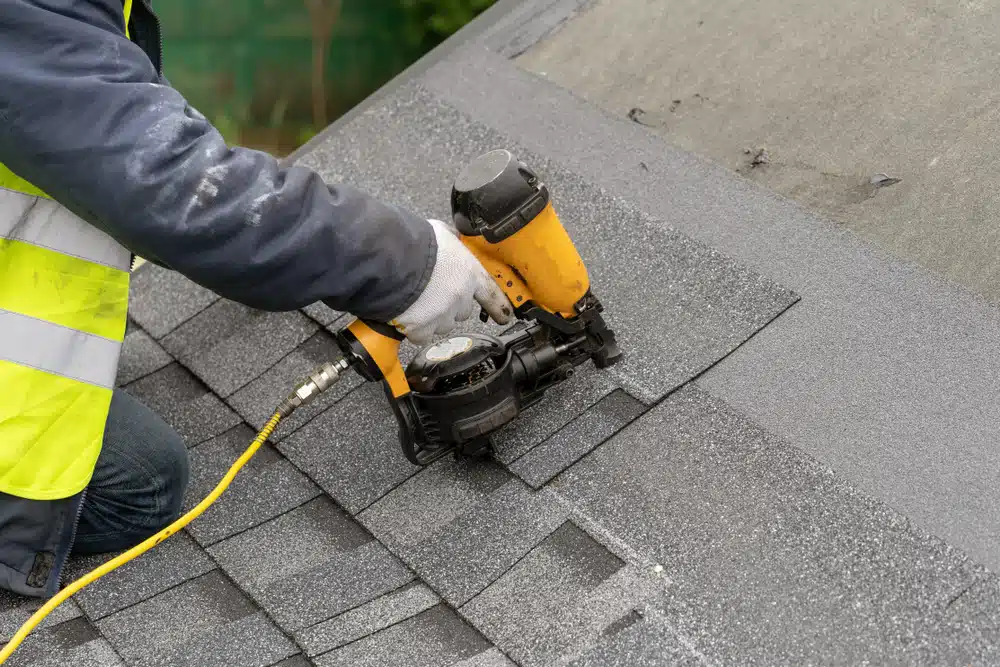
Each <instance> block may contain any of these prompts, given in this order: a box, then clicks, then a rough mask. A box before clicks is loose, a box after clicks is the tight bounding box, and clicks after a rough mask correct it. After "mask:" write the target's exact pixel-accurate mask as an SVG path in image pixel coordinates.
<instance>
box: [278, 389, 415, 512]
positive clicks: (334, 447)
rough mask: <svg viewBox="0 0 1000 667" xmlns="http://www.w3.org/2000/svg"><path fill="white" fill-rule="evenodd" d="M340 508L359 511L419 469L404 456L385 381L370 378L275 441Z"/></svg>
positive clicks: (279, 448) (283, 452)
mask: <svg viewBox="0 0 1000 667" xmlns="http://www.w3.org/2000/svg"><path fill="white" fill-rule="evenodd" d="M277 447H278V450H279V451H280V452H281V453H282V454H284V455H285V456H287V457H288V458H289V459H291V460H292V461H293V462H294V463H295V465H296V466H298V467H299V468H300V469H302V470H303V471H305V473H306V474H307V475H309V477H310V478H311V479H312V480H313V481H315V482H316V483H317V484H319V485H320V486H321V487H322V488H323V490H324V491H326V492H327V493H329V494H330V495H331V496H333V498H334V500H336V501H337V502H338V503H339V504H340V505H341V506H342V507H344V508H345V509H347V510H348V511H349V512H351V513H352V514H356V513H358V512H360V511H361V510H363V509H364V508H365V507H368V505H370V504H371V503H373V502H375V501H376V500H378V499H379V498H381V497H382V496H383V495H385V494H386V493H388V492H389V491H391V490H392V489H393V488H395V487H396V486H398V485H399V484H400V483H402V482H403V481H405V480H406V479H407V478H408V477H410V476H412V475H413V474H414V473H416V472H417V471H418V470H420V468H419V467H417V466H415V465H413V464H412V463H410V462H409V461H407V460H406V457H405V456H404V455H403V451H402V449H401V448H400V446H399V435H398V427H397V425H396V418H395V417H394V416H393V413H392V408H391V407H390V405H389V401H388V399H387V398H386V395H385V393H384V390H383V389H382V385H381V384H379V383H374V382H366V383H364V384H362V385H361V386H360V387H358V388H357V389H355V390H354V391H352V392H351V393H350V394H348V395H347V396H346V397H345V398H343V399H342V400H341V401H340V402H338V403H337V404H336V405H334V406H332V407H330V408H328V409H327V410H326V411H325V412H323V413H322V414H320V415H319V416H317V417H316V418H315V419H313V420H312V421H311V422H309V423H308V424H306V425H305V426H303V427H302V428H300V429H299V430H297V431H296V432H295V433H293V434H292V435H290V436H288V437H287V438H285V439H284V440H281V441H280V442H278V443H277Z"/></svg>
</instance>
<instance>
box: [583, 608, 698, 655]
mask: <svg viewBox="0 0 1000 667" xmlns="http://www.w3.org/2000/svg"><path fill="white" fill-rule="evenodd" d="M626 619H627V621H626V622H625V623H623V624H622V627H618V628H614V629H613V630H614V631H613V632H608V633H607V635H606V636H605V637H603V638H602V639H601V641H599V642H598V643H597V645H596V646H594V647H593V648H591V649H590V650H589V651H587V652H586V653H585V654H584V655H583V656H581V657H580V658H578V659H576V660H573V661H572V662H571V663H569V667H646V666H649V667H653V666H655V667H695V666H696V665H698V666H701V665H708V664H711V663H708V662H706V661H705V659H704V656H702V655H701V654H699V653H698V652H697V651H696V650H694V649H692V648H691V647H690V646H689V645H688V643H687V642H686V641H684V640H683V639H682V638H681V637H679V636H678V635H677V633H676V632H674V630H673V629H672V628H671V627H670V625H669V624H668V623H667V621H666V619H665V618H663V617H662V615H661V614H660V613H659V612H657V611H656V610H653V609H644V610H643V612H642V615H641V617H640V615H639V614H636V613H635V612H632V613H631V614H629V616H627V617H626Z"/></svg>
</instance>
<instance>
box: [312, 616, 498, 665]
mask: <svg viewBox="0 0 1000 667" xmlns="http://www.w3.org/2000/svg"><path fill="white" fill-rule="evenodd" d="M491 648H492V646H491V645H490V643H489V641H487V640H486V639H485V638H484V637H483V636H482V635H481V634H479V633H478V632H476V630H475V629H474V628H472V627H471V626H469V625H468V624H467V623H466V622H465V621H463V620H462V619H461V618H459V617H458V616H457V615H456V614H455V612H454V611H452V610H451V609H449V608H448V607H446V606H444V605H436V606H434V607H431V608H430V609H428V610H427V611H425V612H422V613H420V614H417V615H416V616H413V617H411V618H409V619H407V620H405V621H403V622H402V623H398V624H396V625H393V626H391V627H389V628H386V629H385V630H382V631H381V632H377V633H375V634H374V635H370V636H368V637H365V638H364V639H360V640H358V641H356V642H354V643H352V644H348V645H347V646H344V647H343V648H340V649H337V650H335V651H330V652H329V653H324V654H323V655H321V656H319V657H317V658H316V659H315V660H314V662H315V663H316V665H317V667H412V666H413V665H420V666H421V667H454V666H455V665H458V664H461V663H462V661H464V660H468V659H470V658H473V657H475V656H477V655H480V654H482V653H484V652H486V651H489V650H490V649H491Z"/></svg>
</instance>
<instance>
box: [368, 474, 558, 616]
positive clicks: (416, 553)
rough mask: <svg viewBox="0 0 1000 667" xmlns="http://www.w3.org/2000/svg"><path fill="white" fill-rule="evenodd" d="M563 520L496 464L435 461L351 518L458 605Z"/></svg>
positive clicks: (548, 500) (544, 499)
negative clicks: (355, 518) (355, 519)
mask: <svg viewBox="0 0 1000 667" xmlns="http://www.w3.org/2000/svg"><path fill="white" fill-rule="evenodd" d="M565 518H566V509H565V507H564V506H563V505H560V504H558V503H554V502H553V501H552V498H551V497H550V496H548V495H547V494H537V493H533V492H532V491H531V490H530V489H529V488H528V487H527V486H525V485H524V483H523V482H521V481H520V480H519V479H517V478H516V477H514V476H513V475H511V474H510V473H508V472H507V471H505V470H502V469H500V468H499V467H498V466H496V464H493V463H488V462H480V463H478V464H473V465H472V466H467V465H464V464H461V463H456V462H455V461H454V460H453V459H450V458H449V459H442V460H440V461H439V462H437V463H435V464H434V465H432V466H430V467H428V468H427V469H425V470H423V471H422V472H421V473H420V474H418V475H417V476H416V477H414V478H412V479H411V480H409V481H407V482H406V483H405V484H403V485H402V486H400V487H399V488H398V489H396V490H394V491H393V492H392V493H390V494H389V495H388V496H386V497H385V498H383V499H382V500H380V501H379V502H378V503H376V504H375V505H373V506H372V507H371V508H369V509H368V510H366V511H365V512H362V513H361V514H360V515H358V520H359V521H361V522H362V523H363V524H364V525H365V526H366V527H368V529H369V530H371V531H372V533H373V534H375V535H376V536H377V537H378V538H379V539H380V540H381V541H382V542H384V543H385V544H386V545H388V546H389V548H390V549H392V550H393V552H395V553H396V554H398V555H399V556H400V557H401V558H402V559H403V560H404V561H406V563H407V564H408V565H409V566H410V567H412V568H413V569H414V570H415V571H416V572H417V573H418V574H419V575H420V576H421V577H422V578H423V579H424V580H425V581H426V582H427V583H428V584H429V585H430V586H431V587H432V588H433V589H434V590H435V591H437V592H438V593H439V594H441V596H442V597H443V598H444V599H445V600H447V601H448V602H449V603H451V604H452V605H454V606H459V605H461V604H463V603H464V602H466V601H468V600H469V599H471V598H472V597H473V596H474V595H475V594H476V593H478V592H479V591H481V590H483V589H484V588H485V587H486V586H488V585H489V584H490V583H491V582H492V581H494V580H495V579H496V578H497V577H499V576H500V575H501V574H503V573H504V571H506V570H507V569H508V568H510V566H511V565H513V564H514V563H515V562H517V560H518V559H519V558H521V557H522V556H523V555H524V554H526V553H527V552H528V551H530V550H531V548H532V547H534V546H535V545H536V544H538V543H539V542H540V541H541V540H542V539H544V538H545V536H546V535H548V534H549V533H550V532H552V531H553V530H554V529H555V528H556V527H558V526H559V525H560V524H561V523H562V522H563V521H564V520H565Z"/></svg>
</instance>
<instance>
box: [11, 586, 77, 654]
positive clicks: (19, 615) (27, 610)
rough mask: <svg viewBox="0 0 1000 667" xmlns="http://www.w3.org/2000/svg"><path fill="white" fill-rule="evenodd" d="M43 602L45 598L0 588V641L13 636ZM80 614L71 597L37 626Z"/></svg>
mask: <svg viewBox="0 0 1000 667" xmlns="http://www.w3.org/2000/svg"><path fill="white" fill-rule="evenodd" d="M43 604H45V600H42V599H39V598H30V597H25V596H23V595H17V594H14V593H11V592H10V591H7V590H0V643H4V642H7V641H8V640H9V639H10V638H11V637H13V636H14V633H16V632H17V631H18V630H19V629H20V628H21V625H23V624H24V622H25V621H27V620H28V619H29V618H31V615H32V614H34V613H35V612H36V611H38V609H39V608H40V607H41V606H42V605H43ZM82 614H83V612H82V611H80V607H79V606H77V604H76V602H74V601H73V600H72V599H70V600H66V601H65V602H63V603H62V604H61V605H59V606H58V607H56V608H55V609H54V610H53V611H52V612H51V613H50V614H49V615H48V616H46V617H45V620H43V621H42V622H41V624H40V625H39V626H38V627H39V628H46V627H49V626H52V625H58V624H59V623H62V622H63V621H68V620H70V619H71V618H76V617H77V616H80V615H82ZM37 631H38V630H37V629H36V632H37Z"/></svg>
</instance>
